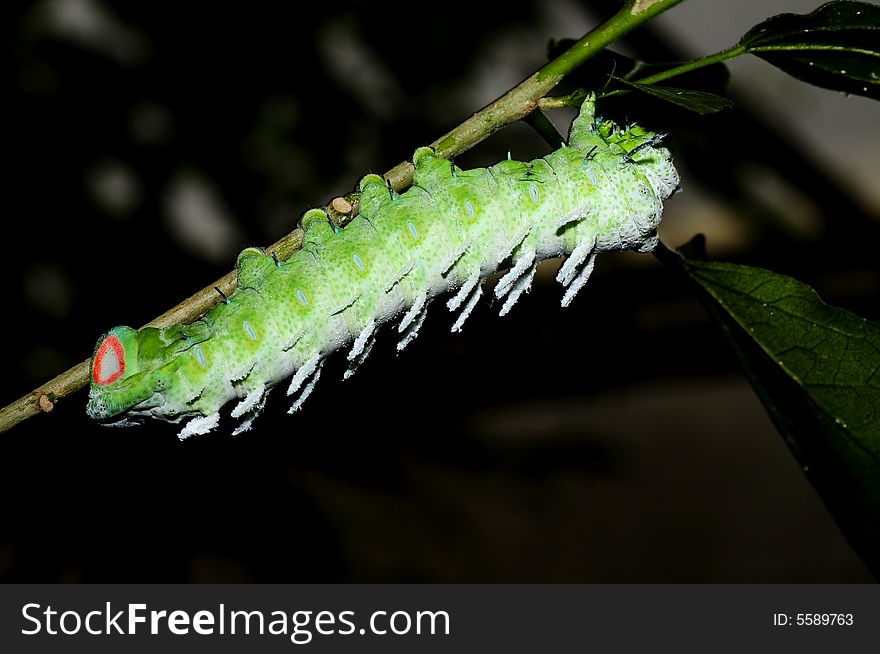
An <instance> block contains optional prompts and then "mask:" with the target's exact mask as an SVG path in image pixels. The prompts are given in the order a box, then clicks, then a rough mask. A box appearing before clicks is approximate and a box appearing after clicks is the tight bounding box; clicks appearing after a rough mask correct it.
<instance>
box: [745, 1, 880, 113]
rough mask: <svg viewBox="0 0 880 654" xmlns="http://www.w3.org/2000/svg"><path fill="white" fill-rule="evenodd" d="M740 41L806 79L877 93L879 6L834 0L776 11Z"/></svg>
mask: <svg viewBox="0 0 880 654" xmlns="http://www.w3.org/2000/svg"><path fill="white" fill-rule="evenodd" d="M740 45H741V46H742V47H743V48H745V51H746V52H751V53H752V54H754V55H757V56H758V57H761V58H762V59H764V60H766V61H768V62H769V63H771V64H773V65H774V66H776V67H778V68H781V69H782V70H784V71H785V72H786V73H788V74H789V75H792V76H793V77H796V78H798V79H800V80H803V81H805V82H809V83H810V84H815V85H816V86H822V87H825V88H828V89H833V90H835V91H844V92H846V93H853V94H857V95H864V96H867V97H869V98H874V99H880V7H878V6H876V5H872V4H868V3H866V2H851V1H850V0H835V1H834V2H829V3H827V4H824V5H822V6H821V7H819V8H818V9H816V11H814V12H813V13H811V14H807V15H800V14H780V15H778V16H773V17H772V18H768V19H767V20H766V21H764V22H763V23H760V24H759V25H756V26H755V27H753V28H752V29H751V30H749V32H748V33H747V34H746V35H745V36H744V37H743V38H742V40H741V41H740Z"/></svg>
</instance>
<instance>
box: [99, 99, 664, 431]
mask: <svg viewBox="0 0 880 654" xmlns="http://www.w3.org/2000/svg"><path fill="white" fill-rule="evenodd" d="M594 111H595V99H594V97H592V96H591V97H588V98H587V100H586V101H585V102H584V104H583V106H582V107H581V111H580V114H579V116H578V117H577V118H576V119H575V120H574V122H573V123H572V127H571V132H570V135H569V141H568V144H567V145H565V146H563V147H561V148H559V149H558V150H556V151H554V152H552V153H551V154H549V155H547V156H546V157H543V158H542V159H536V160H534V161H531V162H527V163H525V162H519V161H513V160H510V158H509V156H508V159H507V160H506V161H501V162H500V163H498V164H496V165H494V166H492V167H490V168H477V169H473V170H461V169H459V168H457V167H456V166H455V165H454V164H453V163H451V162H450V161H449V160H447V159H442V158H440V157H437V156H436V155H435V154H434V151H433V150H431V149H430V148H425V147H423V148H419V149H418V150H416V152H415V154H414V155H413V163H414V164H415V176H414V180H413V186H412V187H411V188H410V189H409V190H407V191H406V192H405V193H402V194H400V195H398V194H396V193H395V192H394V191H393V190H391V189H390V187H388V186H387V185H386V182H385V180H384V179H383V178H382V177H379V176H378V175H367V176H366V177H364V178H363V179H362V180H361V183H360V191H361V204H360V215H359V216H358V217H357V218H355V219H354V220H353V221H352V222H351V223H350V224H349V225H348V226H347V227H346V228H345V229H343V230H335V229H334V227H333V226H332V225H331V223H330V221H329V218H328V216H327V214H326V213H325V212H324V211H322V210H320V209H311V210H309V211H307V212H306V213H305V215H304V216H303V218H302V227H303V229H304V236H303V247H302V250H300V251H298V252H296V253H295V254H294V255H293V256H291V257H290V259H289V260H288V261H285V262H280V261H278V260H277V259H275V258H273V257H271V256H269V255H267V254H266V253H265V252H264V251H262V250H260V249H258V248H248V249H246V250H244V251H243V252H242V253H241V254H240V255H239V257H238V261H237V264H236V267H237V270H238V289H237V290H236V291H235V293H234V294H232V295H231V296H230V297H229V298H226V300H225V302H221V303H220V304H218V305H217V306H216V307H214V308H213V309H211V310H210V311H209V312H208V313H206V314H205V315H204V316H203V317H201V318H200V319H198V320H196V321H194V322H192V323H190V324H187V325H175V326H173V327H167V328H164V329H156V328H148V329H143V330H140V331H138V330H135V329H132V328H130V327H114V328H113V329H111V330H110V331H109V332H107V333H106V334H105V335H104V336H102V337H101V339H100V340H99V341H98V344H97V346H96V347H95V353H94V355H93V357H92V364H91V384H90V391H89V402H88V409H87V411H88V414H89V416H91V417H92V418H96V419H98V420H101V421H104V422H106V423H108V424H123V425H127V424H133V423H136V422H139V421H140V420H141V419H143V418H147V417H153V418H159V419H161V420H166V421H169V422H179V421H181V420H183V419H187V422H186V424H185V425H184V426H183V429H182V430H181V431H180V434H179V436H180V438H181V439H183V438H186V437H188V436H191V435H194V434H204V433H207V432H209V431H210V430H212V429H213V428H215V427H216V426H217V424H218V422H219V419H220V413H219V412H220V409H221V407H223V405H225V404H226V403H227V402H229V401H230V400H236V399H237V400H238V403H237V404H236V405H235V406H234V408H233V409H232V411H231V416H232V417H233V418H236V419H240V420H241V422H240V423H239V424H238V426H237V427H236V428H235V430H234V431H233V434H238V433H240V432H243V431H246V430H248V429H250V427H251V424H252V422H253V420H254V418H255V417H256V416H257V415H258V414H259V412H260V411H261V409H262V408H263V406H264V404H265V401H266V394H267V392H268V390H269V389H270V388H271V387H272V386H273V385H275V384H277V383H278V382H280V381H282V380H284V379H286V378H288V377H291V376H292V379H291V382H290V385H289V386H288V388H287V394H288V395H289V396H294V400H293V404H292V406H291V408H290V413H293V412H294V411H296V410H297V409H299V408H300V406H301V405H302V403H303V401H304V400H305V399H306V398H307V397H308V395H309V394H310V393H311V392H312V390H313V389H314V387H315V384H316V382H317V381H318V378H319V376H320V374H321V367H322V365H323V362H324V360H325V359H326V358H327V357H328V356H329V355H330V354H331V353H332V352H335V351H336V350H340V349H343V348H345V347H347V346H349V345H350V346H351V347H350V350H349V352H348V362H349V368H348V370H347V372H346V373H345V376H346V377H348V376H349V375H350V374H351V373H353V372H354V370H355V369H356V368H357V367H358V365H360V364H361V363H362V362H363V361H364V359H366V357H367V355H368V354H369V353H370V349H371V347H372V344H373V342H374V340H375V335H376V331H377V329H378V327H379V326H380V325H382V324H383V323H386V322H389V321H392V320H397V319H399V322H398V324H397V332H398V333H399V334H400V342H399V343H398V345H397V347H398V350H402V349H403V348H404V347H406V345H407V344H408V343H410V342H411V341H412V339H413V338H415V336H416V334H417V333H418V331H419V327H420V326H421V325H422V322H423V321H424V319H425V315H426V311H427V308H428V305H429V303H430V302H431V300H432V299H434V298H435V297H437V296H438V295H441V294H444V293H447V292H453V295H452V297H451V299H449V301H448V302H447V306H448V307H449V309H450V310H451V311H458V316H457V318H456V319H455V321H454V324H453V326H452V330H453V331H458V330H460V329H461V327H462V325H463V323H464V321H465V319H466V318H467V317H468V315H469V314H470V313H471V310H472V309H473V308H474V305H475V304H476V303H477V301H478V299H479V298H480V295H481V293H482V285H481V283H480V282H481V280H482V279H483V278H485V277H486V276H488V275H490V274H492V273H494V272H496V271H497V270H499V269H502V268H505V267H509V271H508V272H507V273H506V274H505V275H504V276H503V277H501V279H500V280H499V282H498V284H497V285H496V286H495V288H494V294H495V296H496V297H497V298H499V299H504V304H503V306H502V308H501V314H502V315H504V314H506V313H507V312H508V311H509V310H510V309H511V307H512V306H513V305H514V304H515V303H516V301H517V299H518V298H519V297H520V296H521V295H522V294H523V293H524V292H526V291H528V289H529V287H530V286H531V283H532V279H533V276H534V274H535V267H536V265H537V262H538V261H539V260H541V259H546V258H550V257H560V256H565V257H568V258H567V260H566V261H565V263H564V264H563V266H562V267H561V269H560V270H559V274H558V276H557V279H558V280H559V281H560V282H561V283H562V285H563V287H564V288H565V294H564V296H563V298H562V305H563V306H567V305H568V304H569V303H570V302H571V300H572V299H573V298H574V296H575V295H576V294H577V292H578V290H579V289H580V288H581V287H582V286H583V285H584V284H585V283H586V281H587V279H588V278H589V276H590V273H591V271H592V270H593V264H594V261H595V258H596V255H597V254H598V253H600V252H607V251H610V250H625V249H634V250H638V251H640V252H646V251H650V250H651V249H653V247H654V246H655V245H656V243H657V235H656V228H657V225H658V223H659V222H660V217H661V213H662V210H663V200H665V199H666V198H667V197H668V196H669V195H670V194H671V193H672V191H673V190H674V189H675V188H676V187H677V186H678V180H679V178H678V173H677V171H676V170H675V167H674V166H673V164H672V159H671V156H670V154H669V151H668V150H666V149H665V148H662V147H660V146H659V143H660V140H661V139H662V135H658V134H655V133H653V132H648V131H646V130H644V129H643V128H641V127H639V126H635V125H633V126H629V127H626V128H625V129H623V128H620V127H618V126H617V125H616V124H615V123H613V122H612V121H604V122H602V121H597V120H595V118H594Z"/></svg>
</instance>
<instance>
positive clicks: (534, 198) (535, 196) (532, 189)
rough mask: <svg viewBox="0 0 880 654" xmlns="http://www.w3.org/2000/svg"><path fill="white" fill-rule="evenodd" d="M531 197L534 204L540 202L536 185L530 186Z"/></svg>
mask: <svg viewBox="0 0 880 654" xmlns="http://www.w3.org/2000/svg"><path fill="white" fill-rule="evenodd" d="M529 196H531V198H532V202H537V201H538V187H537V186H535V185H534V184H531V185H530V186H529Z"/></svg>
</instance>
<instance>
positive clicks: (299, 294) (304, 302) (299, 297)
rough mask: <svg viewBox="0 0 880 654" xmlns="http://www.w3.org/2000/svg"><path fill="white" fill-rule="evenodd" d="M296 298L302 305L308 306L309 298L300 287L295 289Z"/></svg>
mask: <svg viewBox="0 0 880 654" xmlns="http://www.w3.org/2000/svg"><path fill="white" fill-rule="evenodd" d="M296 299H297V300H299V303H300V304H301V305H303V306H304V307H307V306H309V298H307V297H306V294H305V293H303V292H302V291H301V290H300V289H296Z"/></svg>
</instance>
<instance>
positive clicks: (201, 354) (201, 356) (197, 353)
mask: <svg viewBox="0 0 880 654" xmlns="http://www.w3.org/2000/svg"><path fill="white" fill-rule="evenodd" d="M193 356H194V357H195V358H196V361H198V362H199V365H200V366H201V367H202V368H207V367H208V357H206V356H205V351H204V350H203V349H202V346H201V345H196V346H194V347H193Z"/></svg>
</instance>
